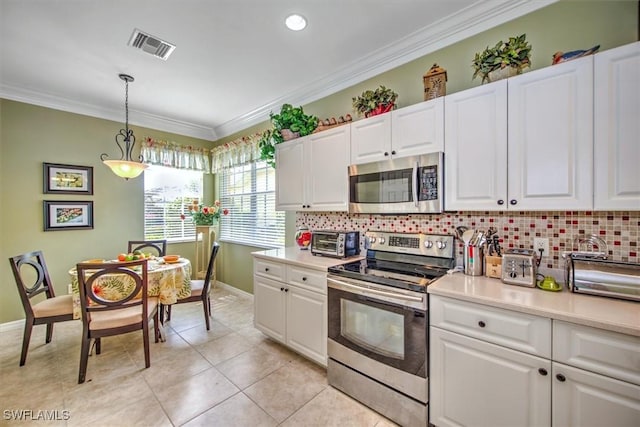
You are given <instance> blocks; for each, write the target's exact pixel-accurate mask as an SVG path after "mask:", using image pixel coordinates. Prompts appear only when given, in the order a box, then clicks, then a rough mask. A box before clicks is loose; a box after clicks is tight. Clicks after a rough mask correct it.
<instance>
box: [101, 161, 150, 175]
mask: <svg viewBox="0 0 640 427" xmlns="http://www.w3.org/2000/svg"><path fill="white" fill-rule="evenodd" d="M102 163H104V164H105V165H107V166H109V168H110V169H111V170H112V171H113V173H115V174H116V175H118V176H119V177H120V178H124V179H129V178H135V177H137V176H139V175H140V174H141V173H142V172H144V170H145V169H146V168H148V167H149V165H145V164H144V163H140V162H132V161H128V160H103V161H102Z"/></svg>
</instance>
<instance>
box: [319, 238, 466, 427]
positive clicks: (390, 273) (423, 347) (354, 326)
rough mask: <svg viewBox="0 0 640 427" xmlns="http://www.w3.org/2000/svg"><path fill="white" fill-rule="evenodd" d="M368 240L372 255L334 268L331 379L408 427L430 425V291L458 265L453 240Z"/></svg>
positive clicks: (330, 296)
mask: <svg viewBox="0 0 640 427" xmlns="http://www.w3.org/2000/svg"><path fill="white" fill-rule="evenodd" d="M365 239H366V246H367V247H368V249H367V257H366V259H364V260H362V261H355V262H351V263H348V264H343V265H338V266H335V267H331V268H329V274H328V279H327V280H328V335H329V339H328V343H327V350H328V354H329V362H328V367H327V374H328V379H329V384H331V385H332V386H334V387H335V388H337V389H340V390H342V391H343V392H345V393H346V394H348V395H350V396H352V397H354V398H355V399H357V400H359V401H361V402H362V403H364V404H366V405H367V406H369V407H371V408H373V409H375V410H376V411H378V412H380V413H381V414H383V415H385V416H386V417H387V418H390V419H392V420H393V421H395V422H397V423H399V424H401V425H403V426H414V425H416V426H417V425H421V426H426V425H427V405H428V402H429V393H428V389H429V382H428V366H429V364H428V343H429V341H428V331H429V324H428V323H429V316H428V312H427V310H428V296H427V291H426V288H427V286H428V285H429V283H432V282H433V281H434V280H435V279H437V278H438V277H441V276H442V275H444V274H446V272H447V270H449V269H450V268H452V267H453V266H454V265H455V256H454V237H453V236H449V235H432V234H406V233H385V232H367V233H366V234H365Z"/></svg>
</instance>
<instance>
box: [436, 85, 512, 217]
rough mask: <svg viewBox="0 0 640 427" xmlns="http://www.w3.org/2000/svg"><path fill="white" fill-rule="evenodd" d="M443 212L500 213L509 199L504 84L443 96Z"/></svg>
mask: <svg viewBox="0 0 640 427" xmlns="http://www.w3.org/2000/svg"><path fill="white" fill-rule="evenodd" d="M444 102H445V135H446V137H445V156H444V162H445V168H444V173H445V181H444V182H445V187H444V188H445V200H444V206H445V209H447V210H465V211H467V210H502V209H505V206H506V205H505V199H506V195H507V81H506V80H502V81H498V82H495V83H491V84H486V85H482V86H478V87H475V88H473V89H469V90H465V91H462V92H458V93H455V94H453V95H448V96H446V97H445V101H444Z"/></svg>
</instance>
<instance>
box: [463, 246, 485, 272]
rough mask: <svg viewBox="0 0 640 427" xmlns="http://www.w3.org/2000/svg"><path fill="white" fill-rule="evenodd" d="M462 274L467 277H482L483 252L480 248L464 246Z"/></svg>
mask: <svg viewBox="0 0 640 427" xmlns="http://www.w3.org/2000/svg"><path fill="white" fill-rule="evenodd" d="M463 260H464V274H467V275H469V276H482V275H483V272H484V269H483V264H484V250H483V249H482V246H474V245H469V244H467V245H465V246H464V258H463Z"/></svg>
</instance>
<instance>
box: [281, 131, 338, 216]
mask: <svg viewBox="0 0 640 427" xmlns="http://www.w3.org/2000/svg"><path fill="white" fill-rule="evenodd" d="M349 155H350V127H349V126H348V125H345V126H339V127H336V128H333V129H329V130H326V131H323V132H318V133H315V134H311V135H308V136H305V137H303V138H298V139H296V140H294V141H287V142H284V143H282V144H279V145H277V146H276V210H292V211H344V212H346V211H347V210H348V208H349V189H348V187H347V185H348V169H347V167H348V165H349Z"/></svg>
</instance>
